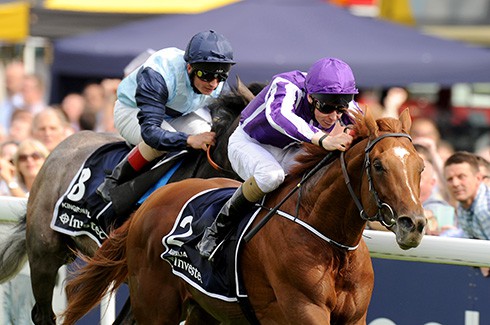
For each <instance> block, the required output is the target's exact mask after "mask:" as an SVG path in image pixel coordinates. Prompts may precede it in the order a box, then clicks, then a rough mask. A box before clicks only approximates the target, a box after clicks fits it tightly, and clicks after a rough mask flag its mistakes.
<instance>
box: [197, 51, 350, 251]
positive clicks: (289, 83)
mask: <svg viewBox="0 0 490 325" xmlns="http://www.w3.org/2000/svg"><path fill="white" fill-rule="evenodd" d="M357 93H358V90H357V89H356V85H355V79H354V75H353V73H352V70H351V68H350V67H349V66H348V65H347V64H346V63H345V62H343V61H341V60H338V59H334V58H324V59H321V60H319V61H317V62H316V63H315V64H313V66H312V67H311V68H310V69H309V71H308V73H304V72H300V71H291V72H286V73H281V74H278V75H276V76H274V77H273V79H272V81H271V82H270V83H269V85H268V86H267V87H266V88H264V89H263V90H262V91H261V92H260V93H259V94H258V95H257V97H255V98H254V99H253V100H252V101H251V102H250V103H249V104H248V106H247V107H246V108H245V109H244V110H243V112H242V114H241V118H240V125H239V126H238V128H237V129H236V130H235V132H234V133H233V134H232V135H231V137H230V140H229V144H228V157H229V159H230V162H231V164H232V167H233V169H234V170H235V171H236V172H237V174H238V175H239V176H240V177H241V178H242V179H244V180H246V181H245V182H244V183H243V184H242V185H241V186H240V187H239V188H238V189H237V191H236V192H235V193H234V194H233V196H232V197H231V198H230V200H229V201H228V202H227V203H226V204H225V205H224V207H223V209H222V210H221V211H220V213H219V215H218V216H217V218H216V220H215V221H214V223H213V224H212V225H211V226H210V227H208V228H207V229H206V231H205V233H204V237H203V239H202V240H201V242H200V243H199V244H198V249H199V250H200V254H201V255H202V256H203V257H208V258H209V257H210V256H211V254H212V252H213V251H214V249H215V248H216V246H217V244H218V243H219V241H220V240H222V238H223V237H224V235H226V233H227V232H228V231H229V230H230V228H231V227H232V226H233V225H235V224H237V223H238V219H239V216H240V215H241V214H242V215H243V214H244V213H245V212H246V211H247V210H250V209H251V207H252V206H253V205H254V203H255V202H257V201H259V200H260V199H261V198H262V197H263V196H264V195H265V193H268V192H271V191H273V190H274V189H276V188H277V187H279V185H281V183H282V182H283V181H284V178H285V175H286V173H287V171H288V169H289V168H290V167H291V165H292V164H293V163H294V156H295V155H296V154H297V153H298V151H299V144H300V143H301V142H309V143H313V144H316V145H318V146H320V147H323V148H324V149H325V150H327V151H333V150H341V151H344V150H347V148H348V147H349V146H350V144H351V142H352V139H353V138H352V136H351V135H350V134H348V133H344V132H332V133H330V132H331V131H332V130H333V129H334V127H335V125H339V124H340V122H342V124H343V125H347V124H351V120H350V117H349V116H348V115H347V114H344V113H346V112H347V109H348V108H349V107H350V108H352V109H357V110H360V109H359V106H357V104H356V103H355V102H354V101H353V99H354V94H357Z"/></svg>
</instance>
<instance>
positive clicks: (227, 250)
mask: <svg viewBox="0 0 490 325" xmlns="http://www.w3.org/2000/svg"><path fill="white" fill-rule="evenodd" d="M235 191H236V188H224V189H211V190H207V191H204V192H201V193H198V194H197V195H195V196H194V197H192V198H191V199H190V200H189V201H187V202H186V204H185V205H184V206H183V207H182V210H181V211H180V213H179V215H178V217H177V218H176V220H175V223H174V226H173V228H172V230H171V231H170V233H169V234H167V235H166V236H164V237H163V238H162V244H163V246H164V252H163V253H162V254H161V258H162V259H164V260H165V261H167V262H168V263H169V264H170V265H171V266H172V272H173V273H174V274H175V275H176V276H178V277H180V278H182V279H183V280H184V281H186V282H187V283H189V284H190V285H192V286H193V287H194V288H196V289H198V290H199V291H201V292H202V293H204V294H206V295H208V296H210V297H213V298H218V299H220V300H224V301H228V302H236V301H239V300H240V299H241V298H245V297H246V291H245V290H244V288H243V286H242V284H241V275H240V273H239V270H240V268H239V265H238V254H239V252H240V246H241V245H240V244H241V243H242V237H243V235H244V233H245V231H246V230H247V229H248V227H249V226H250V225H251V223H252V222H253V220H254V218H255V216H256V215H257V212H258V211H259V210H258V209H257V210H256V211H253V212H251V213H249V214H247V215H246V216H243V217H242V218H241V221H240V223H239V224H238V227H236V228H235V229H234V230H233V231H232V233H231V234H230V235H229V236H228V237H227V240H225V241H224V243H222V244H221V247H220V251H219V252H217V254H215V256H214V258H213V261H212V262H210V261H209V260H208V259H206V258H203V257H201V255H200V254H199V251H198V250H197V249H196V245H197V243H198V242H199V241H200V240H201V238H202V235H203V233H204V230H205V229H206V228H207V227H208V226H209V225H211V223H212V222H213V221H214V219H215V217H216V216H217V215H218V213H219V211H220V209H221V207H222V206H223V205H224V203H225V202H226V201H227V200H228V199H229V198H230V197H231V196H232V194H233V193H234V192H235Z"/></svg>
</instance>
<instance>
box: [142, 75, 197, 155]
mask: <svg viewBox="0 0 490 325" xmlns="http://www.w3.org/2000/svg"><path fill="white" fill-rule="evenodd" d="M137 81H138V87H137V88H136V94H135V99H136V104H137V105H138V108H139V112H138V121H139V124H140V126H141V136H142V138H143V140H144V141H145V143H146V144H148V145H149V146H151V147H152V148H154V149H157V150H160V151H175V150H180V149H185V148H186V147H187V138H188V136H189V135H188V134H186V133H184V132H176V131H168V130H164V129H162V127H161V125H162V122H163V120H164V119H165V117H166V116H167V114H166V107H165V104H166V103H167V99H168V88H167V85H166V83H165V80H164V79H163V77H162V75H160V74H159V73H157V72H155V71H154V70H152V69H150V68H147V69H143V70H142V71H140V73H138V77H137Z"/></svg>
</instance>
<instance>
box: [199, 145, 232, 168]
mask: <svg viewBox="0 0 490 325" xmlns="http://www.w3.org/2000/svg"><path fill="white" fill-rule="evenodd" d="M206 157H207V159H208V163H209V164H210V165H211V167H213V168H214V169H215V170H217V171H219V172H220V173H224V174H229V175H234V174H235V172H234V171H233V170H229V169H226V168H223V167H221V166H220V165H218V164H217V163H216V162H215V161H214V160H213V157H211V146H208V148H207V149H206Z"/></svg>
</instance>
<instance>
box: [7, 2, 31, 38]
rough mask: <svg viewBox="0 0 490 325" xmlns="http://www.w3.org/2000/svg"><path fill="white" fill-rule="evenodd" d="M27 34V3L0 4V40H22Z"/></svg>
mask: <svg viewBox="0 0 490 325" xmlns="http://www.w3.org/2000/svg"><path fill="white" fill-rule="evenodd" d="M28 35H29V3H27V2H11V3H3V4H0V41H5V42H22V41H24V40H25V38H26V37H27V36H28Z"/></svg>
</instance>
